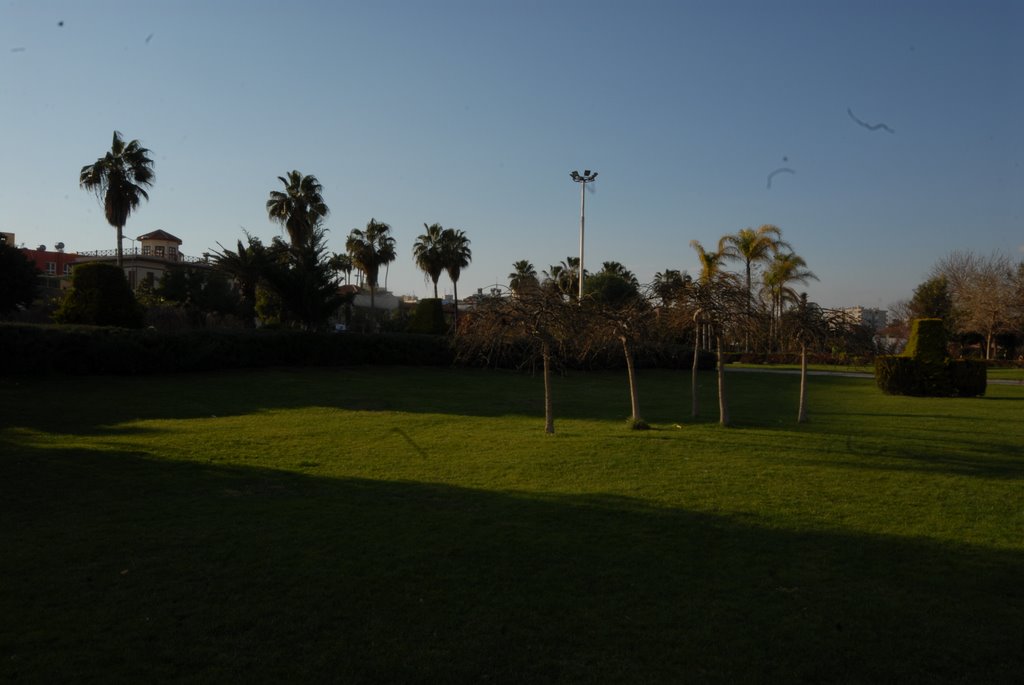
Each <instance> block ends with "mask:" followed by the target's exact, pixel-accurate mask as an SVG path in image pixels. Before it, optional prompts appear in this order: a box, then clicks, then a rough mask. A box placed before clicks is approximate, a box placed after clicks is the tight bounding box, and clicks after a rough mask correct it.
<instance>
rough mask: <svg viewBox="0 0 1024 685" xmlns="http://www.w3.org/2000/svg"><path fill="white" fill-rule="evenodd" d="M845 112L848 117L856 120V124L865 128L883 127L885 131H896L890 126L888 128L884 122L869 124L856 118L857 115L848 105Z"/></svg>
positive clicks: (873, 129) (872, 129)
mask: <svg viewBox="0 0 1024 685" xmlns="http://www.w3.org/2000/svg"><path fill="white" fill-rule="evenodd" d="M846 113H847V114H849V115H850V118H851V119H853V120H854V121H855V122H857V124H859V125H860V126H863V127H864V128H866V129H867V130H869V131H877V130H878V129H883V130H885V131H888V132H889V133H896V131H893V130H892V129H891V128H889V127H888V126H886V125H885V124H869V123H868V122H866V121H861V120H860V119H858V118H857V115H856V114H854V113H853V110H852V109H850V108H849V107H847V108H846Z"/></svg>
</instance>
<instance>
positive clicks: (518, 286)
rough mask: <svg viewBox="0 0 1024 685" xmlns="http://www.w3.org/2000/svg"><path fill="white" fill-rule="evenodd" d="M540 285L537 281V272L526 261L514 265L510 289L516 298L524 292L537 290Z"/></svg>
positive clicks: (510, 277)
mask: <svg viewBox="0 0 1024 685" xmlns="http://www.w3.org/2000/svg"><path fill="white" fill-rule="evenodd" d="M539 285H540V282H539V281H538V280H537V270H536V269H535V268H534V267H533V264H531V263H530V262H529V261H528V260H526V259H520V260H519V261H517V262H513V264H512V273H510V274H509V275H508V287H509V288H511V289H512V292H513V293H514V294H515V295H516V296H521V295H522V294H523V293H524V292H526V291H529V290H535V289H536V288H537V287H538V286H539Z"/></svg>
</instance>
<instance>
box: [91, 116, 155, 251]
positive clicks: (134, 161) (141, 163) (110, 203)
mask: <svg viewBox="0 0 1024 685" xmlns="http://www.w3.org/2000/svg"><path fill="white" fill-rule="evenodd" d="M155 179H156V174H155V173H154V172H153V160H152V159H151V158H150V156H149V150H147V149H146V148H144V147H142V145H141V144H140V143H139V141H137V140H133V141H131V142H129V143H125V142H124V139H123V138H122V137H121V134H120V133H118V132H117V131H114V142H113V143H112V144H111V146H110V152H108V153H107V154H105V155H104V156H103V157H100V158H99V159H97V160H96V161H95V162H93V163H92V164H88V165H86V166H84V167H82V171H81V172H80V173H79V176H78V184H79V185H80V186H81V187H82V188H83V189H85V190H91V191H92V192H94V193H96V197H97V198H98V199H99V200H101V201H102V202H103V212H104V215H105V216H106V218H107V223H109V224H110V225H111V226H113V227H114V228H116V229H117V265H118V267H123V266H124V253H123V251H122V248H121V242H122V240H123V238H124V225H125V224H126V223H128V217H129V216H131V213H132V212H134V211H135V210H136V209H138V207H139V204H141V202H142V200H143V199H146V200H148V199H149V194H148V193H147V192H146V190H145V188H144V187H143V186H145V187H147V188H148V187H152V185H153V181H154V180H155Z"/></svg>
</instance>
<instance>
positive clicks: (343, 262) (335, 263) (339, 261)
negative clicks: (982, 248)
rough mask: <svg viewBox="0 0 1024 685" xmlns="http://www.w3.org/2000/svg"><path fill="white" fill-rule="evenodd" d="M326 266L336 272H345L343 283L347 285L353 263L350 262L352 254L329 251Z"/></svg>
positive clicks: (353, 266)
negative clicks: (329, 255)
mask: <svg viewBox="0 0 1024 685" xmlns="http://www.w3.org/2000/svg"><path fill="white" fill-rule="evenodd" d="M327 264H328V266H330V267H331V269H332V270H333V271H334V273H336V274H345V285H348V281H349V277H350V276H351V275H352V269H354V268H355V265H354V264H353V263H352V255H349V254H338V253H337V252H334V253H331V258H330V259H329V260H328V262H327Z"/></svg>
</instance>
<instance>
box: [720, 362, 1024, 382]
mask: <svg viewBox="0 0 1024 685" xmlns="http://www.w3.org/2000/svg"><path fill="white" fill-rule="evenodd" d="M727 368H730V369H759V370H762V371H766V370H767V371H799V370H800V365H799V364H741V363H735V364H729V366H728V367H727ZM807 368H808V370H810V371H825V372H828V373H839V374H842V373H870V374H872V375H874V373H875V367H874V366H863V365H862V366H856V365H852V364H851V365H849V366H844V365H839V364H808V366H807ZM988 378H989V380H1006V381H1020V382H1022V383H1024V367H1022V368H999V367H993V368H989V369H988Z"/></svg>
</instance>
